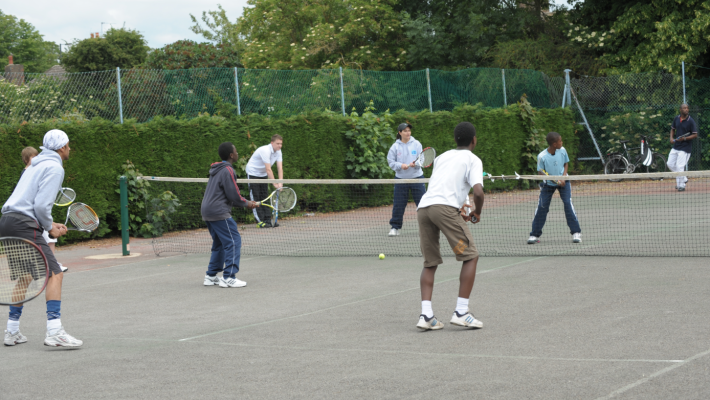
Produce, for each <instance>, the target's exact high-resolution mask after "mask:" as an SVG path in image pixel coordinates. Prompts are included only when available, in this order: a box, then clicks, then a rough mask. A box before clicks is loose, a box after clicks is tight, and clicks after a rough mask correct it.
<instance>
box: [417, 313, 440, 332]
mask: <svg viewBox="0 0 710 400" xmlns="http://www.w3.org/2000/svg"><path fill="white" fill-rule="evenodd" d="M417 328H419V329H421V330H423V331H429V330H432V331H435V330H437V329H443V328H444V323H443V322H441V321H439V320H438V319H436V317H435V316H432V317H431V318H427V317H426V315H424V314H421V315H420V316H419V322H418V323H417Z"/></svg>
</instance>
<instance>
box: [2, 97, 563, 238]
mask: <svg viewBox="0 0 710 400" xmlns="http://www.w3.org/2000/svg"><path fill="white" fill-rule="evenodd" d="M402 121H409V122H410V123H411V124H412V125H413V126H414V129H413V135H414V137H416V138H417V140H419V141H420V142H422V144H423V145H424V146H425V147H428V146H430V147H434V148H435V149H437V151H438V152H439V153H442V152H444V151H446V150H448V149H451V148H453V147H455V142H454V138H453V129H454V127H455V126H456V124H457V123H459V122H461V121H470V122H472V123H473V124H474V125H475V126H476V128H477V131H478V146H477V148H476V150H475V151H474V152H475V153H476V154H477V155H478V156H479V157H480V158H481V160H483V165H484V170H485V171H487V172H490V173H494V174H496V175H500V174H512V173H513V172H514V171H517V172H519V173H522V172H529V171H522V170H521V165H522V162H521V160H522V153H523V150H524V149H525V141H526V138H527V137H528V136H529V132H525V131H524V129H523V126H522V123H521V119H520V116H519V109H518V107H517V106H510V107H508V108H505V109H486V108H483V107H478V106H461V107H458V108H456V109H455V110H454V111H452V112H445V111H440V112H435V113H429V112H419V113H406V112H397V113H395V114H393V116H392V121H391V122H392V123H393V124H398V123H400V122H402ZM536 126H537V127H538V128H539V129H541V130H543V131H545V132H546V131H550V130H555V131H557V132H559V133H560V134H562V137H563V139H564V141H565V147H566V148H567V149H568V151H569V153H570V158H571V159H574V156H575V153H576V150H577V146H576V140H577V139H576V136H575V132H574V124H573V119H572V115H571V113H570V112H569V111H568V110H563V109H539V110H537V123H536ZM55 128H56V129H62V130H64V131H65V132H66V133H67V134H68V135H69V138H70V146H71V148H72V151H71V155H70V158H69V160H68V161H66V162H65V170H66V173H65V181H64V186H66V187H71V188H73V189H74V190H76V192H77V193H78V197H77V201H81V202H83V203H86V204H89V205H91V206H92V207H93V208H94V209H95V210H96V212H97V213H98V215H99V217H100V218H101V220H102V221H105V222H106V223H105V224H102V227H101V229H100V230H99V231H97V232H95V233H94V235H96V236H104V235H106V234H109V233H110V232H116V231H118V229H119V221H120V215H119V197H118V194H117V193H116V189H117V187H118V183H117V177H118V176H119V175H120V174H121V173H122V168H121V165H122V164H125V162H126V160H130V161H131V162H133V163H134V164H135V165H136V167H137V168H138V169H139V170H140V171H141V172H142V173H143V174H144V175H153V176H174V177H198V178H199V177H207V173H208V171H209V166H210V164H211V163H212V162H215V161H218V156H217V147H218V145H219V144H220V143H222V142H224V141H231V142H233V143H234V144H235V145H236V147H237V151H238V152H239V153H240V155H248V154H249V153H251V150H250V145H251V144H252V143H253V144H254V145H255V146H262V145H264V144H267V143H269V140H270V137H271V136H272V135H273V134H276V133H278V134H280V135H282V136H283V137H284V147H283V153H284V175H285V178H312V179H318V178H321V179H325V178H329V179H342V178H347V177H348V170H347V167H346V163H345V157H344V154H345V152H346V151H347V148H348V147H349V143H348V142H347V139H346V137H345V135H344V133H345V132H346V131H348V130H350V129H353V125H352V124H351V123H350V122H349V117H343V116H341V115H335V114H333V113H329V112H313V113H308V114H302V115H297V116H291V117H285V118H274V117H268V116H260V115H255V114H250V115H246V116H241V117H229V118H224V117H221V116H207V115H205V116H201V117H198V118H195V119H190V120H181V119H175V118H172V117H165V118H161V117H156V118H154V119H153V120H151V121H150V122H146V123H136V122H135V121H131V120H128V121H126V122H125V123H124V124H115V123H113V122H109V121H106V120H102V119H100V118H95V119H93V120H91V121H88V122H82V121H74V122H67V121H52V122H44V123H36V124H33V123H23V124H14V125H0V150H1V151H0V201H2V202H3V203H4V201H5V200H6V199H7V198H8V197H9V195H10V194H11V191H12V189H13V188H14V186H15V184H16V182H17V180H18V179H19V176H20V171H21V170H22V168H23V167H24V166H23V164H22V160H21V158H20V152H21V150H22V149H23V148H24V147H26V146H33V147H35V148H39V146H40V145H41V143H42V138H43V136H44V134H45V132H47V131H48V130H50V129H55ZM430 173H431V169H428V170H427V176H428V175H429V174H430ZM393 175H394V174H393ZM511 184H514V182H505V183H503V182H499V181H496V183H495V184H493V185H490V184H487V185H486V189H490V188H492V189H495V188H502V187H510V185H511ZM64 212H65V209H63V208H60V207H55V209H54V218H55V220H57V221H64V218H65V215H64ZM86 236H88V234H82V233H72V234H70V235H69V236H68V239H69V240H72V239H73V238H79V237H86Z"/></svg>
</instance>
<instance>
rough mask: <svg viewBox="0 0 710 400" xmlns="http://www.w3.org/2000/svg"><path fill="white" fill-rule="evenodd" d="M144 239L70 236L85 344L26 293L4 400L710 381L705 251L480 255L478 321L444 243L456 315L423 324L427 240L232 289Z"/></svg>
mask: <svg viewBox="0 0 710 400" xmlns="http://www.w3.org/2000/svg"><path fill="white" fill-rule="evenodd" d="M474 237H475V236H474ZM132 251H133V252H134V254H136V253H141V255H140V256H136V257H133V258H105V257H106V256H105V254H116V253H120V247H119V246H115V245H114V246H99V247H96V248H89V247H87V246H73V247H70V248H65V249H62V250H61V251H59V252H58V258H59V259H60V261H62V262H64V264H65V265H67V266H68V267H69V268H70V270H69V272H68V273H66V275H65V278H64V294H63V301H62V322H63V324H64V326H65V328H66V330H67V332H69V333H70V334H72V335H74V336H76V337H77V338H79V339H82V340H84V343H85V344H84V346H83V347H82V348H80V349H77V350H65V349H59V348H49V347H45V346H43V345H42V340H43V338H44V332H45V313H44V311H45V307H44V301H43V300H41V299H37V300H34V301H32V302H30V303H28V304H27V305H26V307H25V311H24V314H23V316H22V320H21V330H22V332H23V333H24V334H25V335H26V336H27V337H28V339H29V342H28V343H25V344H22V345H17V346H14V347H3V348H1V349H0V351H1V354H0V360H2V362H0V388H1V389H0V390H1V393H2V395H1V396H0V397H1V398H2V399H3V400H9V399H28V398H56V399H99V398H110V399H148V398H150V399H175V398H181V399H182V398H184V399H188V398H189V399H202V398H204V399H234V398H240V399H242V398H243V399H282V398H293V399H314V398H315V399H332V398H342V399H362V398H383V399H400V398H438V399H441V398H444V399H454V398H456V399H459V398H482V399H489V398H496V399H522V398H524V399H599V398H620V399H668V398H673V399H699V398H706V396H707V393H710V380H708V379H707V377H708V368H710V345H709V344H708V340H707V339H708V332H710V318H709V317H710V311H709V310H708V307H707V304H708V303H709V302H710V291H708V290H707V280H708V279H707V278H708V269H707V258H702V257H688V258H671V257H665V258H652V257H624V258H617V257H583V256H547V255H540V256H531V257H482V258H481V260H480V262H479V267H478V277H477V279H476V284H475V286H474V290H473V295H472V297H471V310H472V311H473V313H474V314H475V315H476V317H477V318H478V319H480V320H481V321H482V322H483V324H484V327H483V329H480V330H467V329H463V328H459V327H455V326H452V325H450V324H448V320H449V318H450V315H451V313H452V311H453V309H454V307H455V304H456V296H457V289H458V273H459V263H458V262H456V261H455V260H454V259H453V258H446V259H445V263H444V264H443V265H442V266H440V267H439V270H438V272H437V282H436V286H435V289H434V298H433V306H434V312H435V314H436V315H437V317H439V318H440V319H441V320H442V321H444V322H445V323H446V327H445V328H444V329H443V330H440V331H429V332H421V331H419V330H418V329H417V328H416V327H415V324H416V322H417V319H418V316H419V313H420V297H419V274H420V271H421V264H422V260H421V259H420V258H418V257H387V258H386V259H385V260H379V259H377V258H376V257H374V256H373V257H270V256H245V257H243V258H242V263H241V272H240V273H239V274H238V277H239V278H240V279H243V280H245V281H247V282H248V286H247V287H245V288H236V289H223V288H219V287H204V286H203V285H202V280H203V277H204V272H205V269H206V264H207V261H208V255H207V254H193V255H180V256H174V257H155V256H154V255H153V252H152V245H151V243H150V241H148V240H136V241H134V242H133V243H132ZM97 256H98V258H99V259H96V257H97ZM87 257H94V258H91V259H90V258H87ZM101 257H104V258H103V259H102V258H101ZM0 310H2V312H3V313H5V312H7V308H6V307H2V308H0ZM5 315H6V314H5Z"/></svg>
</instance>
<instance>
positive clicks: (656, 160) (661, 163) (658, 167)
mask: <svg viewBox="0 0 710 400" xmlns="http://www.w3.org/2000/svg"><path fill="white" fill-rule="evenodd" d="M646 172H668V164H666V158H665V157H663V156H662V155H661V154H660V153H653V160H652V161H651V165H649V166H648V167H646ZM659 179H663V178H652V180H654V181H657V180H659Z"/></svg>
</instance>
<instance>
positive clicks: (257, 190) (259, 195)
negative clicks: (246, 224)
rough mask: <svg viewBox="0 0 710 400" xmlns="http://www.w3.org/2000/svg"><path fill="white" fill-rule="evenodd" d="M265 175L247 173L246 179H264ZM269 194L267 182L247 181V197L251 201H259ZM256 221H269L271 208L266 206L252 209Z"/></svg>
mask: <svg viewBox="0 0 710 400" xmlns="http://www.w3.org/2000/svg"><path fill="white" fill-rule="evenodd" d="M266 178H267V177H266V176H253V175H247V179H249V180H251V179H266ZM268 196H269V184H268V183H251V182H250V183H249V197H250V198H251V200H252V201H261V200H264V199H265V198H267V197H268ZM253 212H254V217H255V218H256V221H257V222H271V209H270V208H269V207H266V206H261V207H257V208H255V209H254V210H253Z"/></svg>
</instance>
